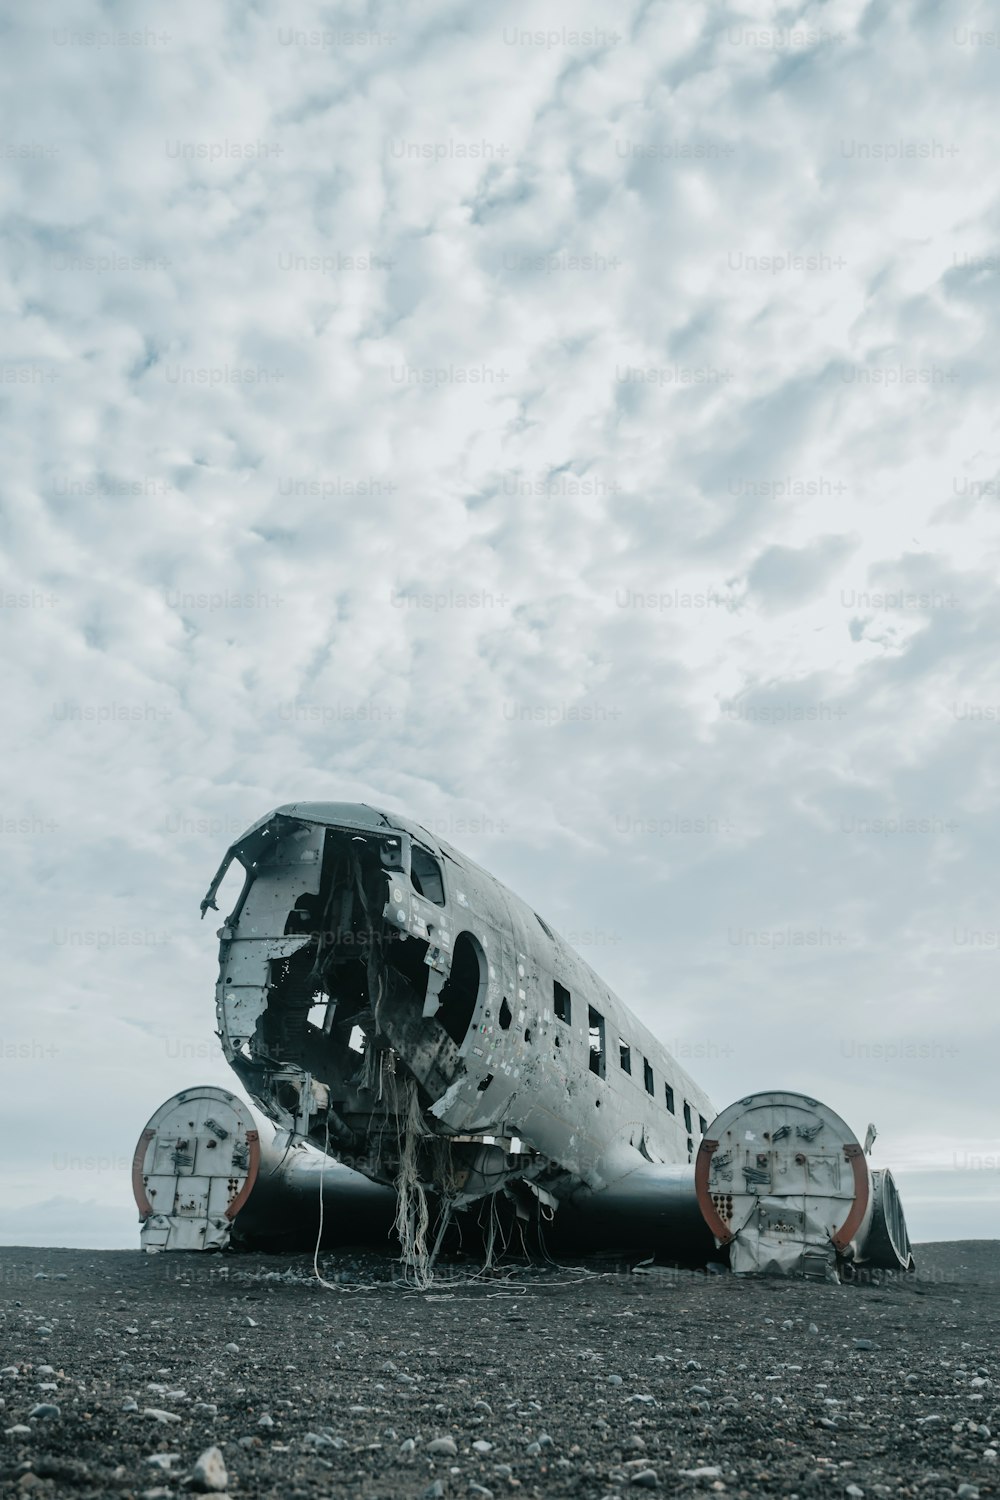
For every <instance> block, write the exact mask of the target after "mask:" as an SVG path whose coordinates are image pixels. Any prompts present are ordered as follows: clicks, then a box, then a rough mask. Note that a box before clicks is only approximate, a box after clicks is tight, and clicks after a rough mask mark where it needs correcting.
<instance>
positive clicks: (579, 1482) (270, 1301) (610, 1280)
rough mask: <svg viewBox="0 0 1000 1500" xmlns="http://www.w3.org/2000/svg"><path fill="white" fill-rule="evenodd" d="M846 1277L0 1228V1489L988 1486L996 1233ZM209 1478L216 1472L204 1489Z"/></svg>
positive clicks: (914, 1489) (999, 1420) (855, 1497)
mask: <svg viewBox="0 0 1000 1500" xmlns="http://www.w3.org/2000/svg"><path fill="white" fill-rule="evenodd" d="M917 1255H918V1260H919V1266H920V1269H919V1270H918V1273H917V1275H916V1276H910V1277H905V1278H904V1277H897V1278H887V1279H886V1280H884V1281H883V1283H882V1284H881V1285H872V1284H866V1285H861V1284H855V1285H850V1286H844V1287H834V1286H826V1285H807V1284H804V1283H795V1282H792V1283H782V1282H755V1283H750V1282H744V1281H736V1280H735V1279H734V1278H733V1277H731V1276H729V1275H713V1276H708V1277H705V1276H692V1275H687V1274H684V1273H676V1272H667V1271H664V1270H657V1271H654V1272H653V1273H652V1274H650V1273H643V1272H640V1273H638V1274H637V1273H635V1272H633V1271H630V1270H629V1268H628V1266H627V1265H624V1264H621V1263H612V1262H606V1261H605V1262H602V1261H600V1260H590V1261H587V1262H586V1263H583V1264H582V1265H581V1266H580V1267H577V1268H575V1269H572V1270H567V1269H556V1270H554V1269H552V1268H545V1269H534V1270H532V1269H525V1268H524V1267H523V1266H514V1267H508V1268H506V1269H505V1271H504V1273H503V1275H502V1276H501V1277H497V1278H492V1279H479V1280H476V1281H469V1280H467V1279H459V1278H460V1277H461V1278H467V1276H468V1274H469V1273H468V1271H467V1270H463V1269H461V1268H456V1269H455V1271H454V1273H453V1278H454V1279H452V1280H448V1279H443V1280H442V1281H441V1283H440V1284H439V1285H437V1286H435V1288H434V1289H433V1291H431V1292H429V1293H421V1292H414V1291H412V1290H410V1289H407V1288H405V1287H401V1286H399V1285H394V1284H393V1283H392V1279H391V1278H392V1277H393V1275H394V1267H393V1264H392V1263H391V1262H390V1261H388V1260H387V1259H386V1258H384V1257H379V1256H376V1255H359V1254H357V1253H343V1254H339V1255H327V1256H325V1257H324V1259H323V1267H324V1271H325V1274H326V1276H327V1277H328V1278H329V1279H330V1280H336V1281H337V1283H338V1289H337V1290H335V1291H330V1290H325V1289H323V1288H322V1287H320V1286H319V1285H318V1284H317V1283H316V1282H315V1281H313V1280H312V1279H311V1268H310V1266H309V1262H308V1260H307V1258H305V1257H301V1256H282V1257H279V1256H257V1255H244V1256H228V1257H224V1258H223V1257H196V1256H191V1257H180V1256H152V1257H149V1256H143V1255H141V1254H140V1253H139V1252H134V1253H133V1252H124V1251H117V1252H116V1251H103V1252H95V1251H76V1250H22V1249H0V1294H2V1313H0V1366H3V1367H4V1368H3V1369H2V1370H0V1399H2V1407H0V1431H2V1432H3V1441H2V1443H0V1494H3V1495H17V1496H23V1495H38V1496H42V1495H51V1494H59V1495H63V1494H65V1495H72V1496H76V1497H79V1500H84V1497H88V1496H99V1495H100V1496H105V1495H110V1496H120V1497H126V1496H130V1495H134V1496H143V1497H145V1500H167V1497H169V1496H175V1495H176V1496H183V1495H187V1494H196V1493H199V1492H201V1493H215V1494H224V1493H230V1494H232V1495H238V1496H241V1497H251V1496H265V1495H266V1496H275V1497H278V1496H280V1497H282V1500H287V1497H291V1500H296V1497H303V1500H305V1497H310V1500H314V1497H319V1496H331V1497H332V1496H337V1497H340V1496H347V1497H354V1496H357V1497H366V1500H368V1497H373V1496H384V1497H390V1496H397V1495H398V1496H414V1497H418V1496H426V1497H427V1500H435V1497H449V1496H478V1497H479V1500H486V1497H487V1496H488V1495H493V1496H494V1497H495V1500H501V1497H503V1496H508V1495H512V1494H514V1493H516V1492H518V1491H519V1492H520V1493H521V1494H523V1495H531V1496H535V1495H546V1496H548V1495H553V1496H559V1495H572V1496H581V1497H584V1500H601V1497H604V1496H612V1495H617V1496H620V1497H622V1500H626V1497H628V1496H632V1497H633V1500H635V1497H637V1496H638V1495H639V1494H640V1493H642V1492H644V1491H645V1490H647V1489H650V1490H660V1491H666V1492H669V1493H672V1494H673V1493H681V1494H684V1495H692V1496H694V1495H702V1496H712V1495H720V1494H724V1495H728V1496H731V1497H742V1496H748V1495H760V1494H781V1495H789V1496H802V1497H805V1496H812V1495H828V1496H831V1497H833V1496H838V1497H839V1496H844V1497H846V1500H861V1497H865V1496H885V1495H893V1494H899V1495H920V1496H927V1497H928V1500H934V1497H936V1496H945V1495H954V1496H956V1497H957V1500H987V1497H989V1496H992V1495H994V1494H996V1493H997V1490H998V1480H1000V1468H998V1463H997V1448H998V1439H1000V1402H998V1396H997V1391H996V1387H995V1385H994V1380H995V1379H996V1378H997V1369H998V1366H1000V1359H998V1353H1000V1243H998V1242H996V1241H971V1242H961V1243H958V1244H954V1245H934V1246H918V1247H917ZM220 1486H221V1488H220Z"/></svg>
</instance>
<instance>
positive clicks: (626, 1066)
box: [618, 1036, 632, 1073]
mask: <svg viewBox="0 0 1000 1500" xmlns="http://www.w3.org/2000/svg"><path fill="white" fill-rule="evenodd" d="M618 1058H619V1061H620V1062H621V1065H622V1072H623V1073H631V1071H632V1048H631V1047H630V1046H629V1044H628V1042H627V1041H626V1040H625V1038H624V1037H623V1036H620V1037H619V1038H618Z"/></svg>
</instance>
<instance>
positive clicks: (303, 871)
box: [207, 813, 515, 1200]
mask: <svg viewBox="0 0 1000 1500" xmlns="http://www.w3.org/2000/svg"><path fill="white" fill-rule="evenodd" d="M418 850H419V855H418V867H417V868H418V869H419V873H417V872H416V870H415V869H414V868H413V866H412V865H411V858H412V856H413V855H414V854H415V853H417V851H418ZM232 853H233V854H235V857H236V858H238V859H239V860H240V862H241V863H242V864H243V866H244V868H245V870H246V872H247V878H246V882H245V884H244V887H243V890H242V893H241V895H240V898H239V901H238V902H237V905H236V908H235V910H234V911H233V913H232V915H231V916H230V917H229V918H227V920H226V923H225V925H224V926H223V927H222V928H221V929H220V932H219V936H220V939H221V944H220V978H219V986H218V992H217V1003H218V1016H219V1030H220V1034H221V1037H222V1040H223V1046H224V1049H225V1051H226V1055H227V1057H228V1059H229V1061H230V1063H231V1064H232V1066H233V1068H234V1069H235V1071H236V1072H237V1073H238V1075H239V1076H240V1078H241V1079H242V1081H243V1083H244V1084H245V1086H246V1088H247V1089H248V1090H249V1092H250V1093H251V1095H252V1096H253V1097H254V1098H255V1099H256V1100H257V1101H258V1103H259V1104H260V1105H261V1107H262V1108H263V1109H264V1110H265V1111H266V1113H267V1114H268V1115H269V1116H270V1117H271V1118H272V1119H273V1120H274V1121H275V1122H276V1123H277V1124H278V1125H279V1127H281V1128H283V1129H285V1130H288V1131H291V1132H292V1134H293V1135H295V1136H299V1137H304V1138H306V1139H309V1140H311V1141H312V1142H313V1143H314V1144H315V1145H318V1146H319V1147H320V1148H321V1149H324V1150H327V1151H328V1152H329V1153H330V1154H332V1155H336V1156H337V1157H338V1158H339V1159H340V1160H341V1161H343V1162H345V1163H346V1164H348V1165H350V1166H353V1167H355V1168H357V1169H358V1170H360V1171H362V1172H364V1173H365V1174H366V1175H367V1176H369V1177H371V1178H373V1179H374V1180H376V1181H380V1182H385V1183H392V1182H395V1181H396V1178H397V1175H398V1173H399V1170H400V1162H401V1161H402V1160H403V1158H404V1155H405V1156H406V1160H407V1162H408V1163H411V1164H412V1162H413V1161H414V1160H415V1161H416V1164H417V1169H418V1172H419V1175H420V1177H421V1178H422V1179H423V1180H425V1181H426V1182H427V1183H429V1184H430V1183H437V1184H440V1183H441V1182H442V1180H446V1181H449V1182H452V1183H454V1184H456V1185H457V1190H456V1195H455V1196H456V1200H457V1199H458V1198H459V1197H460V1196H461V1192H460V1190H461V1189H462V1188H467V1192H466V1195H465V1196H466V1197H467V1198H468V1199H471V1198H473V1197H477V1196H480V1194H481V1187H482V1181H483V1156H484V1153H486V1154H487V1155H488V1156H489V1170H490V1174H491V1176H490V1180H491V1181H492V1182H493V1183H494V1185H495V1186H499V1185H500V1181H497V1176H498V1175H499V1178H500V1180H501V1181H502V1179H503V1178H504V1177H505V1176H506V1175H507V1173H506V1171H504V1170H501V1171H500V1172H499V1174H497V1164H496V1159H495V1157H496V1148H495V1146H494V1145H492V1144H491V1142H492V1140H493V1137H494V1136H496V1135H497V1134H500V1133H501V1125H502V1122H500V1121H498V1120H494V1119H493V1118H492V1116H491V1114H490V1112H489V1110H490V1106H489V1100H488V1099H484V1097H483V1091H480V1090H476V1088H475V1080H472V1081H471V1082H470V1080H469V1079H468V1075H467V1070H466V1064H465V1060H464V1049H465V1046H466V1044H467V1040H468V1038H469V1034H470V1031H472V1029H473V1027H474V1025H475V1023H476V1020H477V1014H478V1012H480V1011H481V1010H482V1009H483V1008H484V1007H485V1006H486V1003H487V992H488V985H489V979H488V975H489V964H488V962H487V959H486V954H485V951H484V949H483V946H482V943H481V942H480V940H479V939H478V938H477V937H476V936H475V935H474V934H473V933H471V932H469V931H465V930H463V931H460V932H458V933H457V934H455V933H454V931H453V928H452V919H451V917H450V914H449V912H448V910H447V906H446V902H445V887H444V882H443V876H442V871H441V868H440V865H439V863H438V861H437V860H436V859H435V857H434V856H433V855H431V854H430V853H429V851H428V850H426V849H422V848H419V846H418V845H417V844H416V843H415V842H414V841H412V840H411V839H410V837H409V836H408V835H405V834H401V833H393V832H392V831H391V830H389V829H385V830H382V829H378V830H374V829H373V830H367V829H365V830H363V831H362V830H357V831H356V830H354V829H352V828H350V827H347V828H344V827H339V826H331V825H328V824H325V823H322V822H318V821H316V822H314V821H311V820H307V819H301V820H300V819H296V818H294V817H292V816H289V815H287V814H284V813H279V814H275V815H273V816H272V818H271V819H269V820H265V822H264V823H263V824H261V825H257V827H256V828H255V829H251V830H250V832H249V833H248V834H247V835H246V836H244V838H243V839H242V840H241V841H240V842H239V843H238V844H237V845H235V846H234V849H233V851H232ZM411 875H412V878H411ZM213 890H214V888H213ZM212 894H213V892H210V893H209V898H207V899H208V900H209V904H210V898H211V896H212ZM466 1083H468V1084H469V1087H470V1089H471V1091H472V1092H473V1093H474V1094H475V1095H476V1097H477V1099H478V1101H479V1102H478V1103H477V1105H476V1110H477V1111H478V1112H479V1117H480V1118H479V1128H478V1129H470V1128H469V1124H468V1121H467V1119H466V1118H465V1117H463V1118H462V1120H461V1121H459V1120H458V1119H457V1117H456V1119H455V1122H454V1123H449V1120H448V1115H449V1111H452V1112H453V1106H452V1101H454V1100H457V1099H458V1096H459V1094H460V1091H461V1090H462V1088H463V1085H464V1084H466ZM435 1105H437V1109H436V1110H435V1109H434V1106H435ZM414 1134H416V1135H417V1136H418V1137H419V1139H418V1141H417V1145H416V1149H415V1151H414V1150H413V1149H412V1141H410V1140H409V1138H410V1137H411V1136H413V1135H414ZM408 1141H409V1148H408V1145H407V1143H408ZM442 1152H444V1153H445V1155H447V1156H448V1161H447V1162H446V1163H445V1162H443V1160H442ZM408 1170H409V1168H408ZM511 1175H515V1173H514V1171H513V1170H512V1172H511Z"/></svg>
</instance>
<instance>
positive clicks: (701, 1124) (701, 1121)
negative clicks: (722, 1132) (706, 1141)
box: [698, 1115, 708, 1135]
mask: <svg viewBox="0 0 1000 1500" xmlns="http://www.w3.org/2000/svg"><path fill="white" fill-rule="evenodd" d="M698 1129H699V1130H700V1131H701V1133H702V1135H704V1134H705V1131H706V1130H707V1129H708V1121H707V1120H706V1119H705V1116H704V1115H699V1116H698Z"/></svg>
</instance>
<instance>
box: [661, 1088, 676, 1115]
mask: <svg viewBox="0 0 1000 1500" xmlns="http://www.w3.org/2000/svg"><path fill="white" fill-rule="evenodd" d="M663 1093H664V1095H665V1097H666V1101H667V1108H668V1109H669V1111H670V1113H671V1114H672V1115H675V1114H676V1113H677V1111H676V1109H675V1108H674V1091H673V1089H672V1088H671V1087H670V1085H669V1083H665V1084H664V1085H663Z"/></svg>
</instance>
